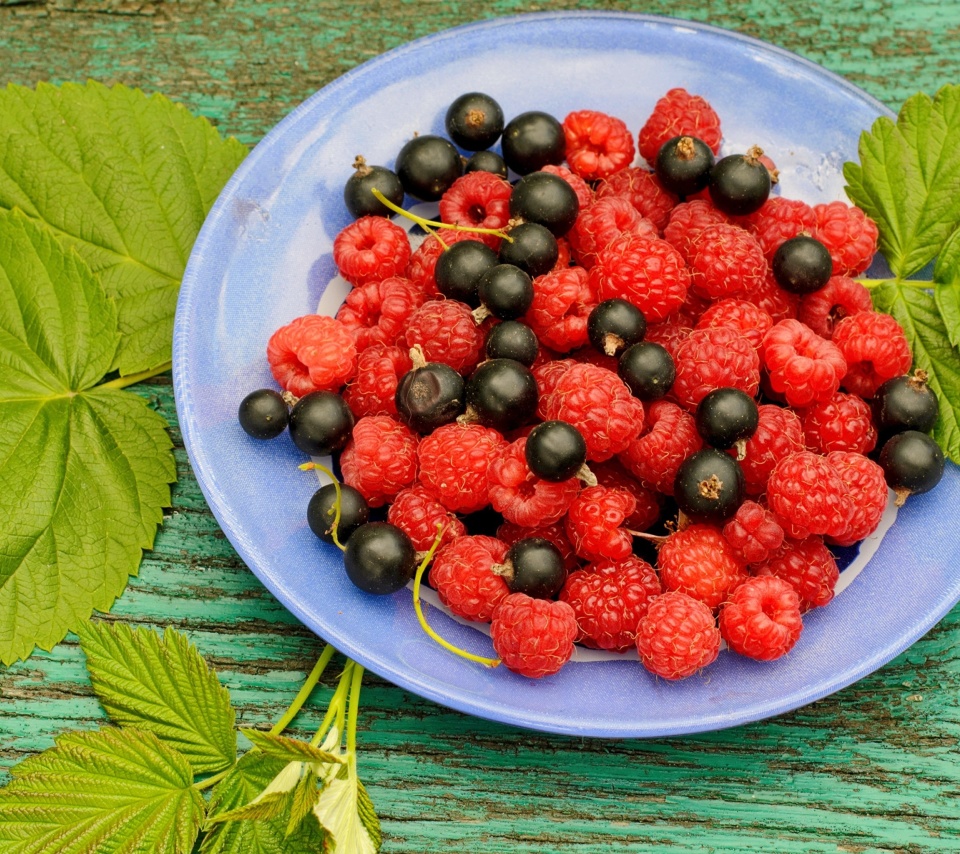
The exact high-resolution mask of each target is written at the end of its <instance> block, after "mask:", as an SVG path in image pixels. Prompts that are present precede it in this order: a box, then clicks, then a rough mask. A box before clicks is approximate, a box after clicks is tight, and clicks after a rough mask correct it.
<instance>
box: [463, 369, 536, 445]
mask: <svg viewBox="0 0 960 854" xmlns="http://www.w3.org/2000/svg"><path fill="white" fill-rule="evenodd" d="M466 394H467V416H468V417H469V416H473V417H475V418H476V419H477V421H479V422H480V423H481V424H483V425H484V426H485V427H492V428H493V429H494V430H499V431H500V432H501V433H506V432H508V431H510V430H514V429H516V428H517V427H522V426H523V425H524V424H526V423H527V422H528V421H531V420H532V419H533V417H534V416H535V415H536V412H537V403H538V402H539V398H540V393H539V391H538V389H537V381H536V380H535V379H534V378H533V374H532V373H530V369H529V368H528V367H526V366H525V365H521V364H520V363H519V362H515V361H513V359H490V360H488V361H486V362H482V363H481V364H480V366H479V367H478V368H477V369H476V370H475V371H474V372H473V374H471V376H470V379H469V380H467V392H466Z"/></svg>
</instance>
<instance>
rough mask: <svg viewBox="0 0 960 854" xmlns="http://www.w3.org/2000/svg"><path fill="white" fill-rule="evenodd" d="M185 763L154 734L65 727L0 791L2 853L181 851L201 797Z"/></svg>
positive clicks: (194, 829) (189, 843)
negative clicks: (68, 730)
mask: <svg viewBox="0 0 960 854" xmlns="http://www.w3.org/2000/svg"><path fill="white" fill-rule="evenodd" d="M192 784H193V773H192V771H191V770H190V766H189V765H188V764H187V761H186V760H185V759H184V758H183V757H182V756H180V755H179V754H178V753H177V752H176V751H175V750H173V749H171V748H170V747H167V746H166V745H164V744H163V743H162V742H161V741H160V740H159V739H157V737H156V736H155V735H153V734H152V733H148V732H142V731H139V730H135V729H127V730H119V729H114V728H112V727H109V728H104V729H102V730H100V731H98V732H89V733H72V734H69V735H64V736H61V737H60V738H58V739H57V743H56V746H55V747H52V748H50V749H49V750H45V751H44V752H43V753H41V754H39V755H37V756H34V757H31V758H30V759H27V760H25V761H23V762H21V763H20V764H19V765H18V766H16V767H15V768H14V769H13V780H12V782H11V783H10V784H9V785H7V786H6V788H4V789H2V790H0V852H3V854H114V852H117V854H119V852H135V851H143V852H147V851H158V852H159V851H163V852H169V854H189V852H190V851H191V849H192V847H193V843H194V841H195V839H196V837H197V833H198V831H199V829H200V824H201V822H202V821H203V815H204V803H203V798H202V797H201V796H200V793H199V792H198V791H197V790H196V789H194V788H193V785H192Z"/></svg>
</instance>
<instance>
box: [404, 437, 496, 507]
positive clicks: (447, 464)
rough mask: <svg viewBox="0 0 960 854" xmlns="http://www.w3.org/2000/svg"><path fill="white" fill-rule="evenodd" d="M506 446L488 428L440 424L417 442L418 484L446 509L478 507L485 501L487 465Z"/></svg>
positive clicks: (487, 500) (483, 504) (487, 486)
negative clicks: (418, 446)
mask: <svg viewBox="0 0 960 854" xmlns="http://www.w3.org/2000/svg"><path fill="white" fill-rule="evenodd" d="M506 446H507V443H506V442H505V441H504V439H503V437H502V436H501V435H500V434H499V433H498V432H497V431H496V430H491V429H490V428H489V427H482V426H481V425H479V424H466V425H461V424H456V423H453V424H444V425H443V426H442V427H438V428H437V429H436V430H434V431H433V432H432V433H431V434H430V435H429V436H425V437H424V438H423V439H422V440H421V442H420V448H419V450H418V454H417V458H418V462H419V465H420V483H422V484H423V486H424V488H426V490H427V491H428V492H429V493H430V494H431V495H433V496H434V498H436V499H437V501H439V502H440V503H441V504H442V505H443V506H444V507H446V508H447V510H452V511H453V512H455V513H474V512H476V511H477V510H482V509H483V508H484V507H486V506H487V503H488V502H489V497H488V491H489V480H488V479H487V468H488V466H489V464H490V460H492V459H495V458H496V457H498V456H500V455H501V454H502V453H503V451H504V449H505V448H506Z"/></svg>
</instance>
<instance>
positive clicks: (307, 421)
mask: <svg viewBox="0 0 960 854" xmlns="http://www.w3.org/2000/svg"><path fill="white" fill-rule="evenodd" d="M352 431H353V413H352V412H351V411H350V407H349V406H347V404H346V403H345V402H344V400H343V398H342V397H340V395H339V394H334V393H333V392H332V391H313V392H310V394H307V395H304V396H303V397H301V398H300V400H298V401H297V402H296V404H295V405H294V407H293V409H292V410H290V438H291V439H293V444H294V445H296V446H297V447H298V448H299V449H300V450H301V451H303V452H304V453H305V454H308V455H309V456H311V457H325V456H326V455H327V454H332V453H334V452H335V451H339V450H342V449H343V446H344V445H346V444H347V442H348V441H349V439H350V433H351V432H352Z"/></svg>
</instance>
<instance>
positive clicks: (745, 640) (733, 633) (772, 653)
mask: <svg viewBox="0 0 960 854" xmlns="http://www.w3.org/2000/svg"><path fill="white" fill-rule="evenodd" d="M802 629H803V620H802V619H801V617H800V597H799V596H798V595H797V591H796V590H794V589H793V588H792V587H791V586H790V585H789V584H787V582H786V581H781V580H780V579H779V578H775V577H768V578H750V579H748V580H747V581H745V582H744V583H743V584H741V585H740V586H739V587H738V588H737V589H736V590H735V591H734V593H733V595H732V596H731V597H730V599H729V601H728V602H727V603H726V604H725V605H724V606H723V609H722V610H721V611H720V634H721V635H722V636H723V639H724V640H725V641H726V642H727V645H728V646H729V647H730V649H732V650H733V651H734V652H737V653H739V654H740V655H745V656H746V657H747V658H753V659H756V660H757V661H773V660H774V659H775V658H780V657H781V656H783V655H786V654H787V653H788V652H789V651H790V650H791V649H793V647H794V644H796V642H797V640H798V639H799V638H800V632H801V631H802Z"/></svg>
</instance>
